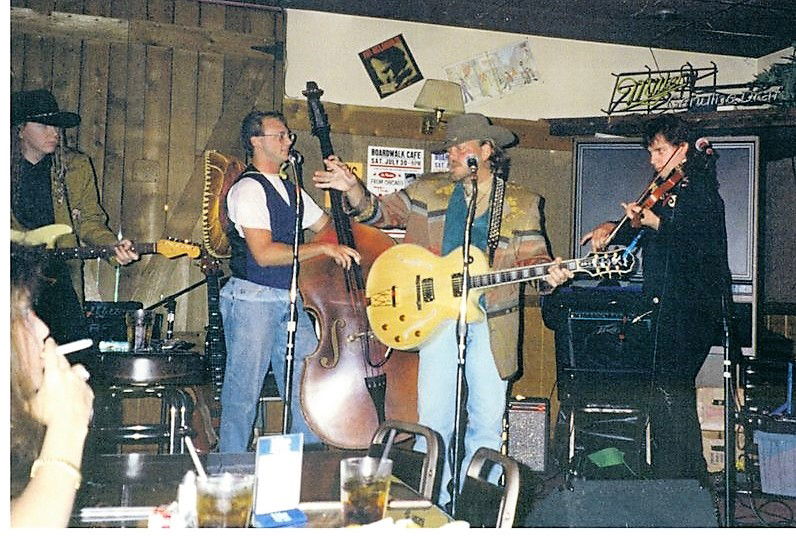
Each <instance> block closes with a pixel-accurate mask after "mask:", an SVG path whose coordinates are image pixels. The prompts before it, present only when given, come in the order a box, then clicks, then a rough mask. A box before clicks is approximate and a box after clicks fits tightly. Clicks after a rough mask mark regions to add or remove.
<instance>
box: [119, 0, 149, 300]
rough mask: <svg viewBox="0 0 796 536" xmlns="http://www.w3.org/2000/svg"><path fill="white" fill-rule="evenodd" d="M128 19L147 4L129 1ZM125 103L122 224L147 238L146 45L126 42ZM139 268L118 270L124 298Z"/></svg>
mask: <svg viewBox="0 0 796 536" xmlns="http://www.w3.org/2000/svg"><path fill="white" fill-rule="evenodd" d="M127 17H128V18H129V19H131V20H132V19H135V18H138V19H141V18H144V19H145V18H146V4H145V3H143V2H131V3H129V4H128V13H127ZM126 50H127V77H126V88H125V92H124V93H125V96H126V106H125V115H124V122H125V139H124V176H123V182H122V192H123V197H122V201H121V211H120V214H121V227H122V232H123V234H124V236H125V237H128V238H131V239H133V240H141V241H144V240H146V237H145V235H144V234H143V229H142V228H141V227H140V226H139V222H138V208H137V207H138V203H139V201H140V200H141V197H142V196H143V195H144V192H143V191H142V188H141V187H140V185H139V182H140V181H142V180H146V179H147V178H148V176H147V175H146V174H144V173H142V172H141V167H142V165H143V146H144V97H145V95H146V53H147V50H146V46H144V45H140V44H135V43H128V44H127V46H126ZM140 269H141V266H140V263H136V264H133V265H131V266H127V267H125V268H124V269H123V270H121V272H120V288H121V289H122V290H121V291H122V292H123V294H124V296H125V297H126V299H132V295H133V290H134V286H133V285H132V282H133V281H134V280H135V277H136V274H137V273H138V272H139V270H140Z"/></svg>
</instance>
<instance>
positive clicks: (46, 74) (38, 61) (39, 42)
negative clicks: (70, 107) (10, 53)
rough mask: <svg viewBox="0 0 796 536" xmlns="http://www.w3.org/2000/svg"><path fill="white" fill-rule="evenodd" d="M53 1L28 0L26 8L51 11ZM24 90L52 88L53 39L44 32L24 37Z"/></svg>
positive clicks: (42, 11) (41, 11)
mask: <svg viewBox="0 0 796 536" xmlns="http://www.w3.org/2000/svg"><path fill="white" fill-rule="evenodd" d="M53 6H54V1H53V0H30V1H29V2H28V6H27V7H29V8H31V9H34V10H36V11H38V12H39V13H49V12H51V11H52V10H53ZM26 41H27V44H26V46H25V82H24V89H37V88H47V89H50V87H52V59H53V58H52V49H53V39H52V37H50V36H49V35H48V34H47V33H46V32H38V33H35V34H29V35H27V36H26Z"/></svg>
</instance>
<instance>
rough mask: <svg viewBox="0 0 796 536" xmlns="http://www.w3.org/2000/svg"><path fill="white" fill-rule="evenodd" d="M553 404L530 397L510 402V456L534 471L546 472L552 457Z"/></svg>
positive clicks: (544, 399)
mask: <svg viewBox="0 0 796 536" xmlns="http://www.w3.org/2000/svg"><path fill="white" fill-rule="evenodd" d="M549 422H550V401H549V400H548V399H546V398H527V399H525V400H515V401H511V402H509V411H508V454H509V456H511V457H512V458H514V459H515V460H517V461H518V462H520V463H522V464H524V465H526V466H527V467H528V468H529V469H530V470H531V471H537V472H544V471H545V470H546V469H547V458H548V435H549V434H548V423H549Z"/></svg>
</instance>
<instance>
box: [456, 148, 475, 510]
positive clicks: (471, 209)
mask: <svg viewBox="0 0 796 536" xmlns="http://www.w3.org/2000/svg"><path fill="white" fill-rule="evenodd" d="M468 164H469V163H468ZM477 170H478V167H477V164H476V165H470V176H471V177H472V188H473V190H472V192H471V196H470V200H469V201H468V203H467V219H466V221H465V223H464V244H463V247H462V290H461V300H460V301H459V318H458V320H457V326H456V335H457V347H458V358H457V363H456V411H455V413H454V418H453V455H452V456H451V463H452V464H453V467H452V468H451V469H452V471H451V472H452V474H453V475H452V476H453V491H452V492H451V516H453V517H455V516H456V505H457V503H458V501H459V482H461V465H460V463H459V458H460V452H461V447H462V445H461V444H462V443H463V439H464V437H463V434H462V433H461V431H462V406H463V405H464V365H465V357H466V354H467V298H468V296H469V293H470V263H471V262H472V259H471V258H470V242H471V239H472V236H471V234H472V225H473V220H474V219H475V205H476V200H477V199H478V177H477V176H476V172H477Z"/></svg>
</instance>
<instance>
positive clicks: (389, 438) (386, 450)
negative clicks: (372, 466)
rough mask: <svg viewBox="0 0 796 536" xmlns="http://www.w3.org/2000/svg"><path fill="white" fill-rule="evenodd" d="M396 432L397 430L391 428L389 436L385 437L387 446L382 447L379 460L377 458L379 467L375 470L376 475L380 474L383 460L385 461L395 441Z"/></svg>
mask: <svg viewBox="0 0 796 536" xmlns="http://www.w3.org/2000/svg"><path fill="white" fill-rule="evenodd" d="M396 432H397V430H396V429H395V428H393V429H392V430H390V435H389V436H387V445H386V446H385V447H384V450H383V451H382V453H381V458H379V467H378V469H376V474H380V473H381V467H382V465H383V464H384V460H386V459H387V457H388V456H389V454H390V449H391V448H392V444H393V442H394V441H395V434H396Z"/></svg>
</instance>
